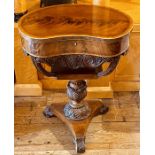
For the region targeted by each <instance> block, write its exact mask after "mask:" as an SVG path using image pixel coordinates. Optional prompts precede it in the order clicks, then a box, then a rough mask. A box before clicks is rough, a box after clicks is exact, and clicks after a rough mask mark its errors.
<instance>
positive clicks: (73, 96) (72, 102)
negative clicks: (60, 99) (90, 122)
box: [64, 80, 91, 120]
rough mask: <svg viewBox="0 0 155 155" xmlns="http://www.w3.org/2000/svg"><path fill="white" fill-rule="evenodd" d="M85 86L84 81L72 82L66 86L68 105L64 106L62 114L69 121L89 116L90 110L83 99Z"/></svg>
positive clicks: (85, 92)
mask: <svg viewBox="0 0 155 155" xmlns="http://www.w3.org/2000/svg"><path fill="white" fill-rule="evenodd" d="M86 88H87V85H86V81H84V80H72V81H69V82H68V85H67V95H68V98H69V103H68V104H66V105H65V108H64V114H65V116H66V117H67V118H68V119H71V120H82V119H85V118H87V117H88V116H89V115H90V112H91V111H90V108H89V107H88V104H87V102H85V101H83V99H84V98H85V97H86V95H87V90H86Z"/></svg>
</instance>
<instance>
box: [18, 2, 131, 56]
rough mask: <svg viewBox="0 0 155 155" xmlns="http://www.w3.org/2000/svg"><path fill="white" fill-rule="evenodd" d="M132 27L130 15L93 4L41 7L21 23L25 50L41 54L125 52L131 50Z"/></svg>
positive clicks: (20, 29)
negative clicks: (129, 47) (130, 36)
mask: <svg viewBox="0 0 155 155" xmlns="http://www.w3.org/2000/svg"><path fill="white" fill-rule="evenodd" d="M132 27H133V22H132V19H131V18H130V17H129V16H128V15H126V14H124V13H121V12H120V11H117V10H114V9H111V8H107V7H99V6H89V5H61V6H51V7H47V8H43V9H39V10H36V11H34V12H31V13H30V14H27V15H25V16H24V17H23V18H22V19H21V20H20V21H19V24H18V28H19V32H20V34H21V36H22V46H23V49H24V50H25V51H26V52H27V53H28V54H30V55H32V56H37V57H52V56H58V55H66V54H71V53H74V54H79V53H80V54H91V55H97V56H115V55H117V54H122V53H124V52H126V51H127V49H128V46H129V34H130V31H131V29H132ZM96 47H98V48H96Z"/></svg>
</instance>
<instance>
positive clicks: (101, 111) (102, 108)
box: [99, 105, 109, 115]
mask: <svg viewBox="0 0 155 155" xmlns="http://www.w3.org/2000/svg"><path fill="white" fill-rule="evenodd" d="M108 111H109V107H107V106H105V105H103V106H102V107H100V110H99V114H100V115H102V114H105V113H107V112H108Z"/></svg>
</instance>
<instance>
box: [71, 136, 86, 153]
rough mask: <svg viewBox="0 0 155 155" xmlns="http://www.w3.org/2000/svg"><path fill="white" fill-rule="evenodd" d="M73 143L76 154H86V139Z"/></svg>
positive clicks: (79, 139)
mask: <svg viewBox="0 0 155 155" xmlns="http://www.w3.org/2000/svg"><path fill="white" fill-rule="evenodd" d="M73 143H74V144H75V150H76V153H84V152H85V137H81V138H76V139H73Z"/></svg>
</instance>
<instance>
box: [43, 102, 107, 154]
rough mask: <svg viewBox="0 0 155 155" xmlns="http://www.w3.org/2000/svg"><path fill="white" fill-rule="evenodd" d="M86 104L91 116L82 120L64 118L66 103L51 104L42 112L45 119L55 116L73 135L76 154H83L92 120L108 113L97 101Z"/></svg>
mask: <svg viewBox="0 0 155 155" xmlns="http://www.w3.org/2000/svg"><path fill="white" fill-rule="evenodd" d="M87 103H88V106H89V107H90V109H91V114H90V116H89V117H88V118H86V119H84V120H78V121H77V120H69V119H68V118H66V117H65V116H64V106H65V104H66V103H53V104H51V106H48V107H46V109H45V111H44V115H45V116H46V117H52V116H54V115H55V116H57V117H58V118H59V119H60V120H62V121H63V122H64V123H65V124H66V125H67V126H68V128H69V130H70V131H71V133H72V135H73V142H74V144H75V149H76V152H77V153H83V152H85V135H86V131H87V128H88V125H89V123H90V121H91V120H92V118H93V117H95V116H97V115H100V114H104V113H106V112H107V111H108V107H106V106H104V105H103V103H102V102H101V101H99V100H89V101H87Z"/></svg>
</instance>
